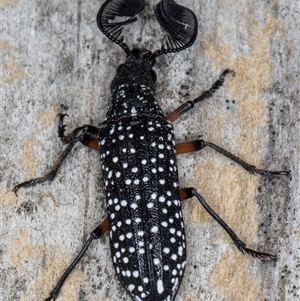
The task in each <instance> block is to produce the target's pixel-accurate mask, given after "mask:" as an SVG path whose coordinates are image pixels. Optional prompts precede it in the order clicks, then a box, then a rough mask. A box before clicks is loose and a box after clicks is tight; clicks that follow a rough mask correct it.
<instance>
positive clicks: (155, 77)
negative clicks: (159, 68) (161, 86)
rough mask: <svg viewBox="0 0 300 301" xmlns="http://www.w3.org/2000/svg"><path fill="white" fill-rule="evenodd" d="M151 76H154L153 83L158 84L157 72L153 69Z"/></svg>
mask: <svg viewBox="0 0 300 301" xmlns="http://www.w3.org/2000/svg"><path fill="white" fill-rule="evenodd" d="M151 76H152V80H153V82H156V79H157V76H156V72H155V71H154V70H152V69H151Z"/></svg>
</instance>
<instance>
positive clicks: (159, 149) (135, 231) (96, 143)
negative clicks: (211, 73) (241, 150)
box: [14, 0, 290, 301]
mask: <svg viewBox="0 0 300 301" xmlns="http://www.w3.org/2000/svg"><path fill="white" fill-rule="evenodd" d="M144 8H145V1H144V0H107V1H106V2H105V3H104V4H103V5H102V6H101V8H100V10H99V12H98V15H97V24H98V27H99V29H100V30H101V31H102V32H103V33H104V34H105V35H106V36H107V37H108V38H109V39H110V40H111V41H113V42H114V43H116V44H117V45H119V46H120V47H121V48H122V49H123V50H124V52H125V54H126V61H125V62H124V63H123V64H121V65H120V66H119V68H118V70H117V74H116V76H115V78H114V79H113V81H112V83H111V99H110V101H109V108H108V111H107V114H106V119H105V120H104V122H103V123H102V124H101V125H100V127H99V128H98V127H94V126H92V125H83V126H82V127H79V128H76V129H75V130H73V131H72V132H71V133H70V134H69V135H65V125H64V122H63V119H64V116H65V114H60V119H59V126H58V133H59V137H60V138H61V139H62V141H63V142H65V143H67V144H68V145H67V147H66V148H65V150H64V151H63V152H62V154H61V155H60V156H59V158H58V159H57V162H56V164H55V166H54V167H53V168H52V170H51V171H50V172H49V173H48V174H47V175H46V176H44V177H40V178H36V179H33V180H29V181H27V182H24V183H21V184H19V185H17V186H16V187H15V188H14V192H15V193H17V191H18V189H19V188H21V187H29V186H34V185H36V184H39V183H42V182H45V181H52V180H53V179H54V177H55V176H56V174H57V171H58V169H59V167H60V166H61V164H62V162H63V161H64V160H65V158H66V157H67V156H68V154H69V153H70V151H71V150H72V148H73V147H74V145H75V144H76V143H77V142H81V143H82V144H83V145H86V146H88V147H91V148H93V149H96V150H99V152H100V157H101V164H102V172H103V182H104V186H105V193H106V202H107V218H106V219H105V220H104V221H103V222H102V223H101V224H100V225H99V226H98V227H97V228H96V229H95V230H94V231H93V232H92V233H91V235H90V237H89V239H88V240H87V241H86V243H85V244H84V246H83V248H82V250H81V251H80V253H79V254H78V255H77V257H76V258H75V259H74V261H73V262H72V263H71V265H70V266H69V267H68V269H67V270H66V271H65V272H64V274H63V276H62V277H61V278H60V280H59V281H58V283H57V284H56V286H55V287H54V289H53V290H52V292H51V293H50V297H48V298H47V299H46V300H47V301H49V300H55V299H56V298H57V296H58V295H59V292H60V290H61V288H62V286H63V284H64V282H65V280H66V279H67V277H68V276H69V275H70V273H71V272H72V270H73V269H74V268H75V266H76V265H77V263H78V262H79V261H80V259H81V258H82V257H83V255H84V254H85V252H86V251H87V249H88V247H89V246H90V244H91V242H92V241H93V240H95V239H98V238H99V237H101V236H102V235H103V234H104V233H105V232H106V231H107V230H108V232H109V239H110V247H111V258H112V261H113V265H114V267H115V271H116V274H117V276H118V278H119V280H120V282H121V283H122V285H123V287H124V289H125V290H126V291H127V293H128V294H129V295H130V297H131V299H132V300H135V301H142V300H145V301H146V300H147V301H172V300H175V297H176V294H177V292H178V289H179V286H180V284H181V282H182V279H183V275H184V269H185V265H186V242H185V232H184V222H183V218H182V213H181V207H180V203H181V201H183V200H185V199H188V198H191V197H196V198H197V199H198V200H199V202H200V203H201V205H202V206H203V207H204V208H205V209H206V211H207V212H208V213H209V214H210V215H211V216H212V217H213V218H214V219H215V220H216V221H217V222H218V223H219V224H220V225H221V226H222V227H223V228H224V230H225V231H226V232H227V233H228V234H229V236H230V237H231V239H232V240H233V242H234V244H235V245H236V246H237V248H238V249H239V250H240V251H241V252H245V253H248V254H250V255H252V256H254V257H257V258H260V259H262V260H276V255H272V254H269V253H263V252H259V251H255V250H252V249H249V248H247V247H246V245H245V244H244V243H243V242H242V241H241V240H240V239H239V238H238V237H237V236H236V234H235V233H234V232H233V230H231V229H230V228H229V226H228V225H227V224H226V223H225V222H224V221H223V220H222V219H221V218H220V217H219V216H218V215H217V214H216V213H215V212H214V211H213V210H212V209H211V208H210V207H209V205H208V204H207V203H206V201H205V200H204V199H203V198H202V197H201V195H200V194H199V193H198V192H197V191H196V189H195V188H192V187H189V188H181V189H180V188H179V183H178V170H177V162H176V154H182V153H188V152H193V151H198V150H201V149H203V148H204V147H206V146H207V147H210V148H211V149H213V150H215V151H217V152H219V153H220V154H222V155H224V156H226V157H228V158H229V159H231V160H233V161H235V162H236V163H238V164H239V165H241V166H242V167H243V168H244V169H245V170H247V171H248V172H250V173H253V174H259V175H262V176H267V177H275V176H288V177H290V172H289V171H268V170H262V169H256V168H255V167H254V166H252V165H250V164H248V163H246V162H244V161H243V160H241V159H239V158H238V157H236V156H234V155H233V154H231V153H230V152H228V151H226V150H224V149H222V148H220V147H219V146H217V145H215V144H213V143H210V142H207V141H204V140H202V139H201V140H195V141H190V142H183V143H178V144H176V143H175V138H174V133H173V126H172V122H174V121H175V120H177V119H178V118H179V117H180V116H182V115H183V114H185V113H186V112H188V111H189V110H191V109H192V108H193V107H194V105H195V104H197V103H198V102H200V101H203V100H204V99H207V98H210V97H211V96H212V95H213V94H214V92H215V91H216V90H218V89H219V88H220V87H221V86H222V85H223V83H224V80H225V77H226V75H228V74H231V75H232V76H234V71H232V70H225V71H224V72H223V73H222V74H221V76H220V77H219V79H218V80H217V81H216V82H215V83H214V84H213V85H212V87H211V88H210V89H209V90H207V91H205V92H203V93H202V94H201V95H200V96H199V97H197V98H196V99H194V100H192V101H188V102H186V103H184V104H183V105H181V106H180V107H179V108H177V109H176V110H174V111H173V112H171V113H169V114H167V115H165V114H164V112H162V110H161V109H160V107H159V104H158V101H157V100H156V99H155V98H154V97H153V93H152V90H153V86H154V85H155V82H156V75H155V72H154V71H153V69H152V68H153V66H154V64H155V60H156V58H158V57H159V56H161V55H163V54H167V53H172V52H179V51H182V50H184V49H185V48H188V47H190V46H191V45H192V44H193V43H194V41H195V39H196V37H197V26H198V24H197V18H196V16H195V14H194V13H193V12H192V11H191V10H189V9H188V8H186V7H184V6H181V5H178V4H177V3H176V2H175V1H173V0H161V1H160V2H159V3H158V4H157V5H156V7H155V10H154V12H155V16H156V19H157V21H158V23H159V24H160V26H161V27H162V29H163V30H164V31H165V33H166V40H165V43H164V44H163V45H162V46H161V48H160V49H157V50H154V51H153V50H147V49H144V48H133V49H131V50H130V48H129V47H128V45H127V44H126V43H125V42H124V37H123V36H122V30H123V27H124V26H127V25H129V24H130V23H132V22H135V21H136V20H137V15H138V14H140V13H141V12H142V11H143V10H144ZM116 18H118V21H116V20H115V19H116ZM47 285H48V284H47Z"/></svg>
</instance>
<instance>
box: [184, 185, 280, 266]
mask: <svg viewBox="0 0 300 301" xmlns="http://www.w3.org/2000/svg"><path fill="white" fill-rule="evenodd" d="M192 197H196V198H197V199H198V201H199V202H200V203H201V205H202V206H203V207H204V209H205V210H206V211H207V212H208V213H209V215H210V216H211V217H212V218H213V219H214V220H215V221H216V222H218V224H219V225H220V226H221V227H222V228H223V229H224V230H225V231H226V232H227V234H228V235H229V236H230V238H231V239H232V240H233V242H234V244H235V245H236V246H237V248H238V249H239V250H240V251H241V252H242V253H244V252H246V253H247V254H249V255H251V256H253V257H255V258H259V259H261V260H273V261H277V256H276V255H272V254H269V253H263V252H259V251H256V250H252V249H249V248H247V247H246V244H245V243H244V242H242V241H241V240H240V239H239V238H238V236H237V235H236V234H235V233H234V232H233V230H232V229H231V228H230V227H229V226H228V225H227V224H226V223H225V222H224V221H223V220H222V219H221V217H220V216H219V215H218V214H217V213H215V212H214V211H213V209H212V208H211V207H210V206H209V205H208V204H207V203H206V201H205V200H204V198H203V197H202V196H201V195H200V194H199V193H198V192H197V190H196V189H195V188H193V187H188V188H184V189H180V190H179V198H180V200H181V201H182V200H185V199H188V198H192Z"/></svg>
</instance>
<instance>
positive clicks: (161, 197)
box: [158, 196, 166, 203]
mask: <svg viewBox="0 0 300 301" xmlns="http://www.w3.org/2000/svg"><path fill="white" fill-rule="evenodd" d="M158 200H159V201H160V202H161V203H163V202H164V201H165V200H166V198H165V197H164V196H160V197H159V198H158Z"/></svg>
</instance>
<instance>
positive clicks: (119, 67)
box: [117, 64, 124, 72]
mask: <svg viewBox="0 0 300 301" xmlns="http://www.w3.org/2000/svg"><path fill="white" fill-rule="evenodd" d="M123 66H124V64H121V65H120V66H119V67H118V69H117V72H119V71H120V69H121V68H122V67H123Z"/></svg>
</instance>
